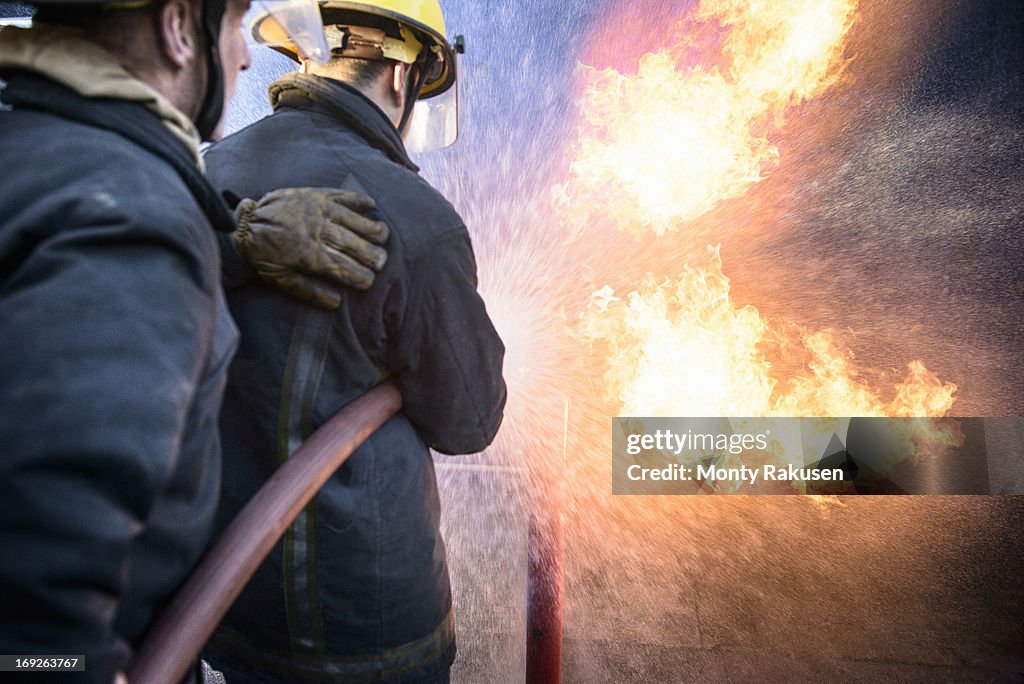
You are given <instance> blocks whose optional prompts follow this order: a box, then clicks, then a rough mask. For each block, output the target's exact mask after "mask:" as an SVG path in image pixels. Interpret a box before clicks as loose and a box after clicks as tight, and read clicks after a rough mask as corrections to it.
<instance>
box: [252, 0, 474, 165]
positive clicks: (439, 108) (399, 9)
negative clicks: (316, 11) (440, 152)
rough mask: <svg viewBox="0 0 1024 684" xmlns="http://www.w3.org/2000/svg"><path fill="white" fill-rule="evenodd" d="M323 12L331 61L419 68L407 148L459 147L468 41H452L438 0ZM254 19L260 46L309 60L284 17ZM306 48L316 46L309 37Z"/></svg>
mask: <svg viewBox="0 0 1024 684" xmlns="http://www.w3.org/2000/svg"><path fill="white" fill-rule="evenodd" d="M319 6H320V14H321V21H322V35H323V39H324V41H325V43H326V45H327V50H328V51H329V54H330V56H331V57H332V58H338V57H350V58H356V59H389V60H395V61H399V62H404V63H405V64H417V63H418V64H419V65H420V66H421V70H420V81H421V83H420V84H419V86H420V87H419V88H418V90H417V97H416V99H417V100H418V101H416V102H415V107H411V108H410V109H409V110H407V113H406V115H405V116H404V117H403V119H402V123H401V125H400V126H399V129H400V130H402V131H404V133H405V138H406V146H407V147H408V148H409V149H410V150H411V151H414V152H424V151H428V150H433V149H438V148H441V147H447V146H448V145H451V144H452V143H453V142H455V139H456V138H457V137H458V79H457V72H458V69H457V66H458V65H457V55H458V54H459V53H462V52H464V51H465V40H464V38H463V37H462V36H461V35H460V36H456V37H455V39H454V40H453V41H452V42H449V41H448V32H447V28H446V26H445V21H444V14H443V13H442V11H441V5H440V3H439V2H438V0H321V1H320V2H319ZM254 9H256V8H254ZM254 15H255V16H254V17H253V19H252V23H251V31H252V37H253V39H254V40H255V41H256V42H257V43H260V44H262V45H267V46H270V47H273V48H274V49H275V50H277V51H278V52H282V53H283V54H286V55H288V56H289V57H291V58H292V59H294V60H296V61H301V60H303V59H310V58H311V57H309V56H308V55H307V54H305V53H304V51H303V49H302V46H301V45H300V46H298V47H296V43H295V40H294V37H295V36H296V31H295V30H294V28H292V29H291V30H290V31H286V30H285V27H284V26H283V25H282V22H281V21H280V17H281V16H282V14H281V12H277V13H276V14H271V13H268V12H265V11H259V10H257V11H256V12H255V13H254ZM306 42H307V43H310V42H313V41H311V40H310V39H309V38H308V37H307V38H306ZM315 61H324V60H319V59H317V60H315ZM411 104H412V103H411V102H410V105H411Z"/></svg>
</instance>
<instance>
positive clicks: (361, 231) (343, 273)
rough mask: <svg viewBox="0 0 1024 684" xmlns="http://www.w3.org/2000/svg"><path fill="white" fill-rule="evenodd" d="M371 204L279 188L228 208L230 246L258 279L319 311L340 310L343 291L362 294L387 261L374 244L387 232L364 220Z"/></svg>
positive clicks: (344, 194)
mask: <svg viewBox="0 0 1024 684" xmlns="http://www.w3.org/2000/svg"><path fill="white" fill-rule="evenodd" d="M375 206H376V204H375V203H374V201H373V199H372V198H370V197H367V196H365V195H361V194H359V193H356V192H350V191H348V190H338V189H335V188H285V189H282V190H274V191H271V192H268V193H267V194H266V195H264V196H263V197H261V198H259V199H258V200H252V199H243V200H242V201H241V202H239V204H238V206H237V208H236V209H235V219H236V222H237V224H238V228H237V229H236V230H235V232H233V233H232V234H231V242H232V244H233V245H234V247H235V249H236V250H237V252H238V254H239V256H241V257H242V259H243V260H244V261H245V262H246V263H247V264H248V265H249V266H251V267H252V269H253V270H254V271H255V272H256V274H257V275H259V276H260V277H261V278H263V279H264V280H266V281H267V282H269V283H271V284H272V285H274V286H276V287H278V288H280V289H281V290H284V291H285V292H287V293H288V294H290V295H291V296H293V297H296V298H298V299H301V300H303V301H306V302H308V303H310V304H313V305H314V306H317V307H319V308H321V309H328V310H334V309H337V308H338V307H339V306H340V305H341V292H342V291H343V290H344V289H345V288H355V289H357V290H366V289H368V288H369V287H370V286H371V285H372V284H373V279H374V277H375V271H377V272H379V271H380V270H381V269H382V268H383V267H384V264H385V263H386V262H387V257H388V255H387V252H386V251H384V249H382V248H381V247H379V246H378V245H383V244H384V243H385V242H387V239H388V234H389V231H388V227H387V225H385V224H384V223H382V222H380V221H374V220H372V219H369V218H367V217H366V216H364V214H366V213H367V212H369V211H371V210H373V209H374V207H375Z"/></svg>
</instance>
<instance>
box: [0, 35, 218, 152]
mask: <svg viewBox="0 0 1024 684" xmlns="http://www.w3.org/2000/svg"><path fill="white" fill-rule="evenodd" d="M0 67H6V68H17V69H25V70H28V71H35V72H37V73H39V74H42V75H43V76H46V77H47V78H50V79H52V80H54V81H56V82H58V83H60V84H62V85H64V86H67V87H68V88H70V89H72V90H74V91H75V92H77V93H78V94H79V95H82V96H84V97H96V98H112V99H117V100H128V101H130V102H138V103H140V104H143V105H145V106H146V108H147V109H149V110H150V111H152V112H154V113H155V114H156V115H157V116H159V117H160V121H162V122H163V124H164V126H166V127H167V128H168V129H169V130H170V131H171V133H172V134H173V135H174V137H175V138H177V139H178V140H180V141H181V143H182V144H183V145H185V148H186V149H187V150H188V151H189V153H190V154H191V155H192V158H193V160H194V161H195V163H196V166H197V167H199V169H200V170H202V168H203V160H202V157H201V156H200V155H199V142H200V138H199V131H197V130H196V127H195V124H193V123H192V121H191V120H190V119H189V118H188V117H187V116H185V114H183V113H182V112H181V111H180V110H178V109H177V108H176V107H175V106H174V105H172V104H171V103H170V101H168V100H167V98H165V97H164V96H163V95H161V94H160V93H158V92H157V91H156V90H154V89H153V88H152V87H150V86H149V85H147V84H145V83H143V82H142V81H140V80H138V79H137V78H135V77H134V76H132V75H131V74H130V73H128V72H127V71H126V70H125V69H124V67H122V66H121V64H120V63H119V62H118V61H117V57H115V56H114V55H113V54H112V53H110V52H109V51H107V50H105V49H104V48H102V47H100V46H99V45H97V44H96V43H94V42H92V41H90V40H89V39H87V38H86V37H85V36H84V35H83V34H82V33H81V32H79V31H76V30H74V29H70V28H65V27H58V26H49V25H46V24H35V25H33V26H32V28H27V29H21V28H13V27H10V28H5V29H3V30H2V31H0Z"/></svg>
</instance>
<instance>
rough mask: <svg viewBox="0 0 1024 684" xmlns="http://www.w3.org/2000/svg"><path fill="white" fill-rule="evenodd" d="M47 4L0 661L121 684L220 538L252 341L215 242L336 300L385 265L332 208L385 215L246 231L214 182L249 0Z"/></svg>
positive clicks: (341, 201)
mask: <svg viewBox="0 0 1024 684" xmlns="http://www.w3.org/2000/svg"><path fill="white" fill-rule="evenodd" d="M35 5H36V7H37V9H38V12H37V14H36V16H35V18H34V20H33V22H32V26H31V27H30V28H20V27H19V28H14V27H7V28H3V29H2V30H0V86H2V87H3V89H2V91H0V103H2V104H0V168H2V169H3V172H2V174H0V207H2V210H0V342H2V345H3V347H2V349H0V445H2V450H3V458H2V459H0V549H2V550H0V653H8V654H24V655H57V654H67V655H70V654H78V655H81V654H84V656H85V672H84V673H80V674H79V675H78V677H79V678H80V680H81V681H90V682H103V683H104V684H108V683H109V682H111V681H113V680H114V678H115V676H116V674H117V673H118V672H120V671H123V670H124V669H125V668H126V666H127V665H128V663H129V662H130V659H131V657H132V654H133V651H134V649H135V647H136V646H137V645H138V643H139V642H140V639H141V637H142V635H143V634H144V632H145V630H146V628H147V626H148V625H149V624H150V623H151V621H152V620H153V618H154V616H155V614H156V613H157V612H158V611H159V610H160V609H161V607H162V606H164V605H165V604H166V602H167V601H168V599H169V598H170V596H171V594H172V592H173V591H174V590H175V588H176V587H177V586H178V585H179V584H180V583H181V581H182V580H183V578H184V577H185V575H186V574H187V572H188V571H189V569H190V568H191V567H192V566H193V565H194V564H195V562H196V560H197V559H198V558H199V556H200V554H201V553H202V552H203V550H204V548H205V547H206V545H207V543H208V541H209V539H210V536H211V531H212V526H213V522H214V515H215V511H216V507H217V503H218V498H219V488H220V453H219V441H218V435H217V429H216V427H217V415H218V411H219V408H220V403H221V398H222V394H223V387H224V384H225V381H226V377H227V368H228V363H229V360H230V356H231V354H232V352H233V350H234V348H235V346H236V340H237V331H236V328H235V326H234V324H233V323H232V321H231V319H230V317H229V315H228V311H227V307H226V305H225V302H224V297H223V293H222V290H221V287H220V279H221V270H222V269H221V264H220V260H219V257H218V246H217V238H216V237H215V235H216V234H217V232H220V234H222V235H223V238H222V240H223V241H224V244H225V246H226V247H227V248H229V249H231V250H237V254H235V255H234V257H235V260H236V261H237V262H238V263H237V264H235V266H236V267H237V268H235V269H234V270H235V271H236V274H235V275H236V276H240V277H239V278H238V279H239V280H241V281H249V280H251V279H254V278H255V276H254V275H253V273H255V274H256V275H259V276H262V277H263V278H268V279H269V280H267V281H264V280H262V279H260V282H273V283H274V284H275V285H276V286H280V287H284V288H286V289H288V290H289V291H290V292H296V293H299V294H305V295H306V296H308V298H309V299H311V300H313V301H314V302H316V303H317V304H318V305H326V306H330V305H336V303H335V302H334V301H333V300H336V299H337V295H336V294H331V293H330V292H329V291H330V288H329V287H327V286H325V285H324V283H325V282H328V281H329V279H330V278H331V277H334V276H337V277H341V276H345V277H346V278H347V279H348V282H351V283H353V284H355V285H358V286H363V287H365V286H368V284H369V283H368V282H367V273H369V277H370V279H372V271H370V270H369V269H368V268H367V267H366V265H365V264H357V262H356V259H358V258H362V259H363V260H364V261H365V262H368V263H370V264H371V265H377V266H379V265H380V263H379V262H380V261H382V252H381V251H380V249H379V248H378V247H376V246H373V245H371V244H370V243H369V242H368V241H365V240H364V241H363V243H364V244H362V245H360V244H358V243H356V241H355V240H354V239H353V240H348V239H346V238H345V235H341V237H339V236H338V230H341V229H340V228H339V227H338V226H337V225H335V223H334V222H335V221H337V220H341V219H344V220H348V221H349V222H350V223H352V224H353V225H354V226H355V227H356V228H357V229H358V230H360V231H362V232H364V233H366V234H367V235H369V236H371V237H373V236H376V237H381V236H382V235H383V233H384V232H385V229H384V228H383V227H382V226H381V225H380V224H379V223H377V222H376V221H371V220H370V219H367V218H365V217H362V216H359V215H358V213H356V212H355V211H352V210H351V209H349V208H347V207H346V206H345V203H346V202H348V204H349V205H351V206H352V207H354V208H355V209H366V208H368V207H369V206H371V204H368V203H367V201H362V200H359V199H358V198H355V197H354V196H353V195H351V194H348V193H339V192H338V191H336V190H308V191H292V192H282V193H274V194H271V195H268V197H266V198H259V199H256V200H252V201H249V202H243V203H240V205H239V207H238V215H239V217H240V225H236V223H235V218H234V216H233V214H232V213H231V212H230V211H229V209H228V207H227V206H226V205H225V204H224V202H223V200H222V199H221V197H220V196H219V195H218V194H217V193H216V192H215V191H214V189H213V187H212V186H211V185H210V184H209V182H208V181H207V180H206V179H205V177H204V176H203V175H202V173H201V167H202V164H201V159H200V157H199V152H198V145H199V142H200V139H201V138H211V137H215V136H216V131H217V128H218V124H219V121H220V119H221V113H222V109H223V106H222V105H223V103H224V102H226V101H227V99H228V98H229V97H230V94H231V89H232V87H233V84H234V81H235V77H236V76H237V74H238V72H239V70H240V69H243V68H245V67H246V66H247V65H248V63H249V59H250V57H249V52H248V48H247V46H246V44H245V41H244V38H243V36H242V33H241V30H240V24H241V21H242V17H243V14H244V13H245V11H246V7H247V5H248V2H247V1H246V0H226V1H225V0H205V1H204V0H153V1H152V2H137V1H133V2H125V3H120V4H118V3H104V4H100V3H96V2H90V0H78V1H76V0H62V2H61V3H60V4H50V3H49V2H47V0H38V1H37V2H36V3H35ZM300 5H302V3H301V2H298V1H297V0H295V1H293V2H292V3H291V5H290V9H291V10H292V14H289V15H288V17H287V18H288V19H289V21H290V20H292V19H294V17H295V15H294V12H295V7H296V6H300ZM269 6H270V7H272V8H273V7H274V4H273V3H270V4H269ZM304 7H305V11H306V15H305V16H306V22H307V24H308V23H310V22H312V24H313V25H314V26H315V27H317V28H318V27H319V25H320V21H319V15H318V9H317V7H316V5H315V4H313V3H312V2H310V3H308V4H307V5H306V6H304ZM13 9H14V11H15V12H17V13H19V14H21V13H22V12H23V11H24V10H23V9H22V8H20V7H15V8H13ZM25 23H26V22H19V24H20V25H24V24H25ZM281 25H282V26H287V25H289V24H287V23H281ZM300 49H304V50H307V51H308V53H307V54H316V50H317V46H315V45H312V46H303V47H301V48H300ZM314 210H315V214H316V216H318V217H322V219H323V220H320V221H314V222H311V223H310V224H309V225H306V226H303V228H302V230H298V231H294V230H293V231H291V232H287V233H286V232H283V231H282V230H281V227H282V218H283V217H285V216H292V215H294V214H295V213H296V212H306V213H307V214H312V213H313V212H314ZM345 212H347V213H345ZM339 216H340V217H341V219H339ZM282 235H285V236H292V237H294V238H295V239H291V238H289V239H284V240H282V239H281V236H282ZM328 235H330V236H334V237H332V238H331V239H335V240H345V241H346V244H350V245H355V249H354V250H353V251H351V252H350V254H349V256H346V259H347V261H341V262H339V261H337V260H334V259H333V257H334V256H336V254H335V252H336V250H333V249H332V250H329V251H330V253H331V255H332V256H331V258H330V259H325V258H324V257H323V255H322V254H320V252H324V251H328V249H327V248H328V247H329V245H326V244H324V238H325V236H328ZM296 236H297V237H296ZM359 240H362V238H359ZM296 244H302V245H304V249H302V250H296V249H295V248H294V246H295V245H296ZM281 245H284V246H281ZM310 245H312V246H313V249H312V251H314V252H317V254H314V256H312V257H311V256H310V251H311V249H310ZM370 247H372V250H370V249H369V248H370ZM229 256H230V255H229ZM353 257H355V258H353ZM325 260H326V261H329V262H330V265H329V266H324V263H323V262H324V261H325ZM354 265H358V266H359V268H358V269H354V268H353V266H354ZM242 266H245V267H246V268H249V271H250V272H248V273H238V272H239V271H241V270H242V268H241V267H242ZM294 269H299V270H305V271H310V270H313V271H316V272H317V273H318V275H317V276H316V278H315V279H313V281H312V284H310V282H311V279H310V278H309V277H308V274H306V275H302V274H297V273H296V271H295V270H294ZM256 279H259V278H256Z"/></svg>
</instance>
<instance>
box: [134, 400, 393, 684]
mask: <svg viewBox="0 0 1024 684" xmlns="http://www.w3.org/2000/svg"><path fill="white" fill-rule="evenodd" d="M401 407H402V397H401V395H400V394H399V393H398V390H397V389H395V387H394V386H393V385H391V384H388V383H386V384H383V385H379V386H378V387H375V388H374V389H372V390H370V391H369V392H367V393H366V394H365V395H363V396H362V397H360V398H359V399H356V400H355V401H353V402H352V403H351V404H349V405H348V406H346V407H345V408H344V409H343V410H342V411H341V412H340V413H338V415H336V416H334V417H333V418H331V420H329V421H328V422H327V423H325V424H324V425H323V426H322V427H321V428H320V429H319V430H317V431H316V432H315V433H313V436H312V437H310V438H309V439H308V440H306V442H305V443H304V444H303V445H302V447H301V448H299V449H298V451H296V452H295V453H294V454H293V455H292V457H291V458H289V459H288V460H287V461H285V463H284V464H283V465H282V466H281V467H280V468H279V469H278V470H277V472H276V473H274V475H273V477H271V478H270V479H269V480H268V481H267V483H266V484H265V485H264V486H263V487H262V488H261V489H260V491H259V492H257V494H256V496H255V497H253V499H252V500H251V501H250V502H249V503H248V504H247V505H246V506H245V508H244V509H242V512H241V513H239V514H238V517H237V518H235V519H234V521H232V523H231V525H230V526H229V527H228V529H227V530H226V531H225V532H224V535H223V536H222V537H221V538H220V540H219V541H218V542H217V544H216V546H214V547H213V549H211V550H210V552H209V553H208V554H206V557H205V558H203V561H202V562H201V563H200V564H199V566H198V567H197V568H196V569H195V571H194V572H193V573H192V575H191V576H190V577H189V578H188V581H187V582H186V584H185V586H184V587H182V589H181V590H180V591H179V592H178V593H177V594H176V595H175V597H174V600H173V601H172V602H171V605H170V606H168V608H167V609H166V610H165V611H164V612H163V613H162V614H161V616H160V618H159V619H158V620H157V622H156V624H155V625H154V626H153V627H152V628H151V629H150V631H149V633H148V634H147V635H146V639H145V641H144V642H143V644H142V647H141V648H140V649H139V651H138V653H137V654H136V657H135V660H134V662H133V663H132V666H131V668H130V669H129V671H128V681H129V682H133V683H139V684H178V682H180V681H181V679H182V677H184V676H185V674H186V673H187V672H188V669H189V667H190V666H191V664H192V663H193V662H195V659H196V657H197V656H198V655H199V651H200V650H201V649H202V647H203V644H205V643H206V640H207V639H209V638H210V635H211V634H213V630H214V629H216V627H217V625H218V623H220V621H221V618H223V617H224V614H225V613H226V612H227V611H228V608H230V607H231V604H232V603H234V601H235V599H236V598H238V595H239V594H240V593H241V592H242V589H243V588H244V587H245V585H246V583H247V582H248V581H249V579H250V578H251V577H252V576H253V573H255V572H256V568H258V567H259V565H260V563H262V562H263V559H264V558H266V556H267V554H268V553H270V550H271V549H272V548H273V547H274V544H275V543H276V542H277V540H278V539H279V538H280V537H281V535H283V534H284V532H285V530H287V529H288V526H289V525H290V524H291V523H292V521H293V520H295V517H296V516H297V515H298V514H299V512H300V511H301V510H302V509H303V508H304V507H305V506H306V504H308V503H309V501H310V500H311V499H312V498H313V496H314V495H315V494H316V493H317V491H318V490H319V489H320V487H322V486H323V484H324V483H325V482H326V481H327V480H328V478H330V476H331V475H332V474H334V472H335V471H336V470H337V469H338V468H339V467H341V464H343V463H344V462H345V460H346V459H347V458H348V457H349V455H350V454H351V453H352V452H353V451H355V450H356V448H357V447H358V446H359V445H360V444H362V443H363V442H364V441H365V440H366V438H367V437H369V436H370V434H371V433H373V431H374V430H376V429H377V428H378V427H380V426H381V425H383V424H384V422H385V421H386V420H387V419H388V418H390V417H391V416H393V415H394V414H395V413H397V412H398V410H399V409H401Z"/></svg>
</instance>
